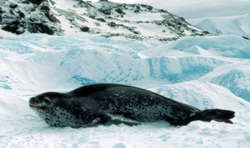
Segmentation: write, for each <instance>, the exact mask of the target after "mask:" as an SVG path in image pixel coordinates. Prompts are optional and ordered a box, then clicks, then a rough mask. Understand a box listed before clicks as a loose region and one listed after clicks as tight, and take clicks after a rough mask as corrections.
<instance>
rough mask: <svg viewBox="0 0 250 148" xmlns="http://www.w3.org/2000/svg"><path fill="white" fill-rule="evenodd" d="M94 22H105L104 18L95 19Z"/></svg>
mask: <svg viewBox="0 0 250 148" xmlns="http://www.w3.org/2000/svg"><path fill="white" fill-rule="evenodd" d="M96 20H98V21H100V22H106V21H105V19H104V18H97V19H96Z"/></svg>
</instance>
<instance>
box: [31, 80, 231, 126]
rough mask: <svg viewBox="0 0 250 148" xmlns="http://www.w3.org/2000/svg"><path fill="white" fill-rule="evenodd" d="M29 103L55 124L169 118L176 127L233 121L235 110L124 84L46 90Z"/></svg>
mask: <svg viewBox="0 0 250 148" xmlns="http://www.w3.org/2000/svg"><path fill="white" fill-rule="evenodd" d="M29 106H30V107H31V108H32V109H33V110H35V112H37V113H38V115H39V116H40V117H41V118H42V119H44V120H45V122H46V123H47V124H48V125H49V126H53V127H73V128H79V127H91V126H96V125H110V124H122V123H123V124H126V125H130V126H132V125H138V124H140V123H143V122H155V121H159V120H163V121H167V122H168V123H170V124H171V125H173V126H182V125H187V124H188V123H190V122H192V121H195V120H201V121H208V122H209V121H211V120H215V121H219V122H226V123H232V121H230V119H231V118H233V117H234V112H233V111H230V110H222V109H208V110H203V111H202V110H200V109H198V108H196V107H193V106H190V105H187V104H184V103H180V102H177V101H174V100H172V99H170V98H167V97H164V96H162V95H159V94H157V93H154V92H152V91H149V90H146V89H142V88H138V87H133V86H127V85H122V84H110V83H108V84H107V83H106V84H105V83H104V84H92V85H87V86H83V87H80V88H77V89H75V90H72V91H70V92H67V93H60V92H45V93H42V94H40V95H37V96H35V97H32V98H30V100H29Z"/></svg>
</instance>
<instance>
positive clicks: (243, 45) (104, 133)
mask: <svg viewBox="0 0 250 148" xmlns="http://www.w3.org/2000/svg"><path fill="white" fill-rule="evenodd" d="M249 45H250V43H249V41H247V40H244V39H242V38H241V37H239V36H233V35H230V36H229V35H223V36H217V37H196V38H185V39H182V40H179V41H177V42H172V43H171V44H167V45H166V44H165V45H164V44H155V43H144V42H132V41H124V40H123V41H121V40H111V39H104V38H98V37H93V36H65V37H63V36H61V37H57V36H45V35H23V36H18V37H16V36H5V37H4V38H3V39H1V40H0V67H1V69H0V123H1V126H0V131H1V132H0V147H1V148H5V147H58V148H59V147H88V148H89V147H90V148H92V147H93V148H96V147H101V148H103V147H113V148H125V147H127V148H130V147H137V148H141V147H162V148H165V147H166V146H168V147H247V146H248V145H250V125H249V122H250V103H249V101H250V97H249V96H250V89H249V88H250V87H249V86H250V73H249V65H250V60H249V59H250V46H249ZM96 82H116V83H123V84H129V85H135V86H139V87H142V88H145V89H150V90H152V91H155V92H157V93H160V94H162V95H165V96H167V97H170V98H173V99H175V100H178V101H181V102H184V103H187V104H190V105H193V106H196V107H198V108H200V109H205V108H223V109H230V110H234V111H235V112H236V117H235V118H234V119H233V122H234V124H232V125H231V124H225V123H219V122H211V123H205V122H200V121H196V122H192V123H191V124H189V125H188V126H183V127H177V128H176V127H171V126H169V125H168V124H167V123H165V122H157V123H147V124H146V123H145V124H142V125H139V126H135V127H128V126H126V125H119V126H110V127H105V126H99V127H92V128H80V129H72V128H50V127H48V126H47V125H46V124H45V122H44V121H42V120H41V119H40V118H39V117H38V116H37V115H36V114H35V113H34V112H33V111H32V110H31V109H30V108H29V107H28V103H27V101H28V99H29V98H30V97H31V96H34V95H37V94H38V93H41V92H44V91H69V90H71V89H74V88H76V87H78V86H81V85H85V84H90V83H96Z"/></svg>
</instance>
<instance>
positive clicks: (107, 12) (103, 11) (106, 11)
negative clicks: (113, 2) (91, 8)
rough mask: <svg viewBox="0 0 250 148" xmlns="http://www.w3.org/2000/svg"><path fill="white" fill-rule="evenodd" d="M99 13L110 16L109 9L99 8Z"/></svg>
mask: <svg viewBox="0 0 250 148" xmlns="http://www.w3.org/2000/svg"><path fill="white" fill-rule="evenodd" d="M99 11H100V12H102V13H104V14H106V15H111V9H105V8H101V9H99Z"/></svg>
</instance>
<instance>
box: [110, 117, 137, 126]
mask: <svg viewBox="0 0 250 148" xmlns="http://www.w3.org/2000/svg"><path fill="white" fill-rule="evenodd" d="M110 124H115V125H119V124H125V125H128V126H135V125H139V124H140V123H138V122H128V121H121V120H118V119H114V120H111V121H110V122H108V123H107V125H110Z"/></svg>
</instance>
